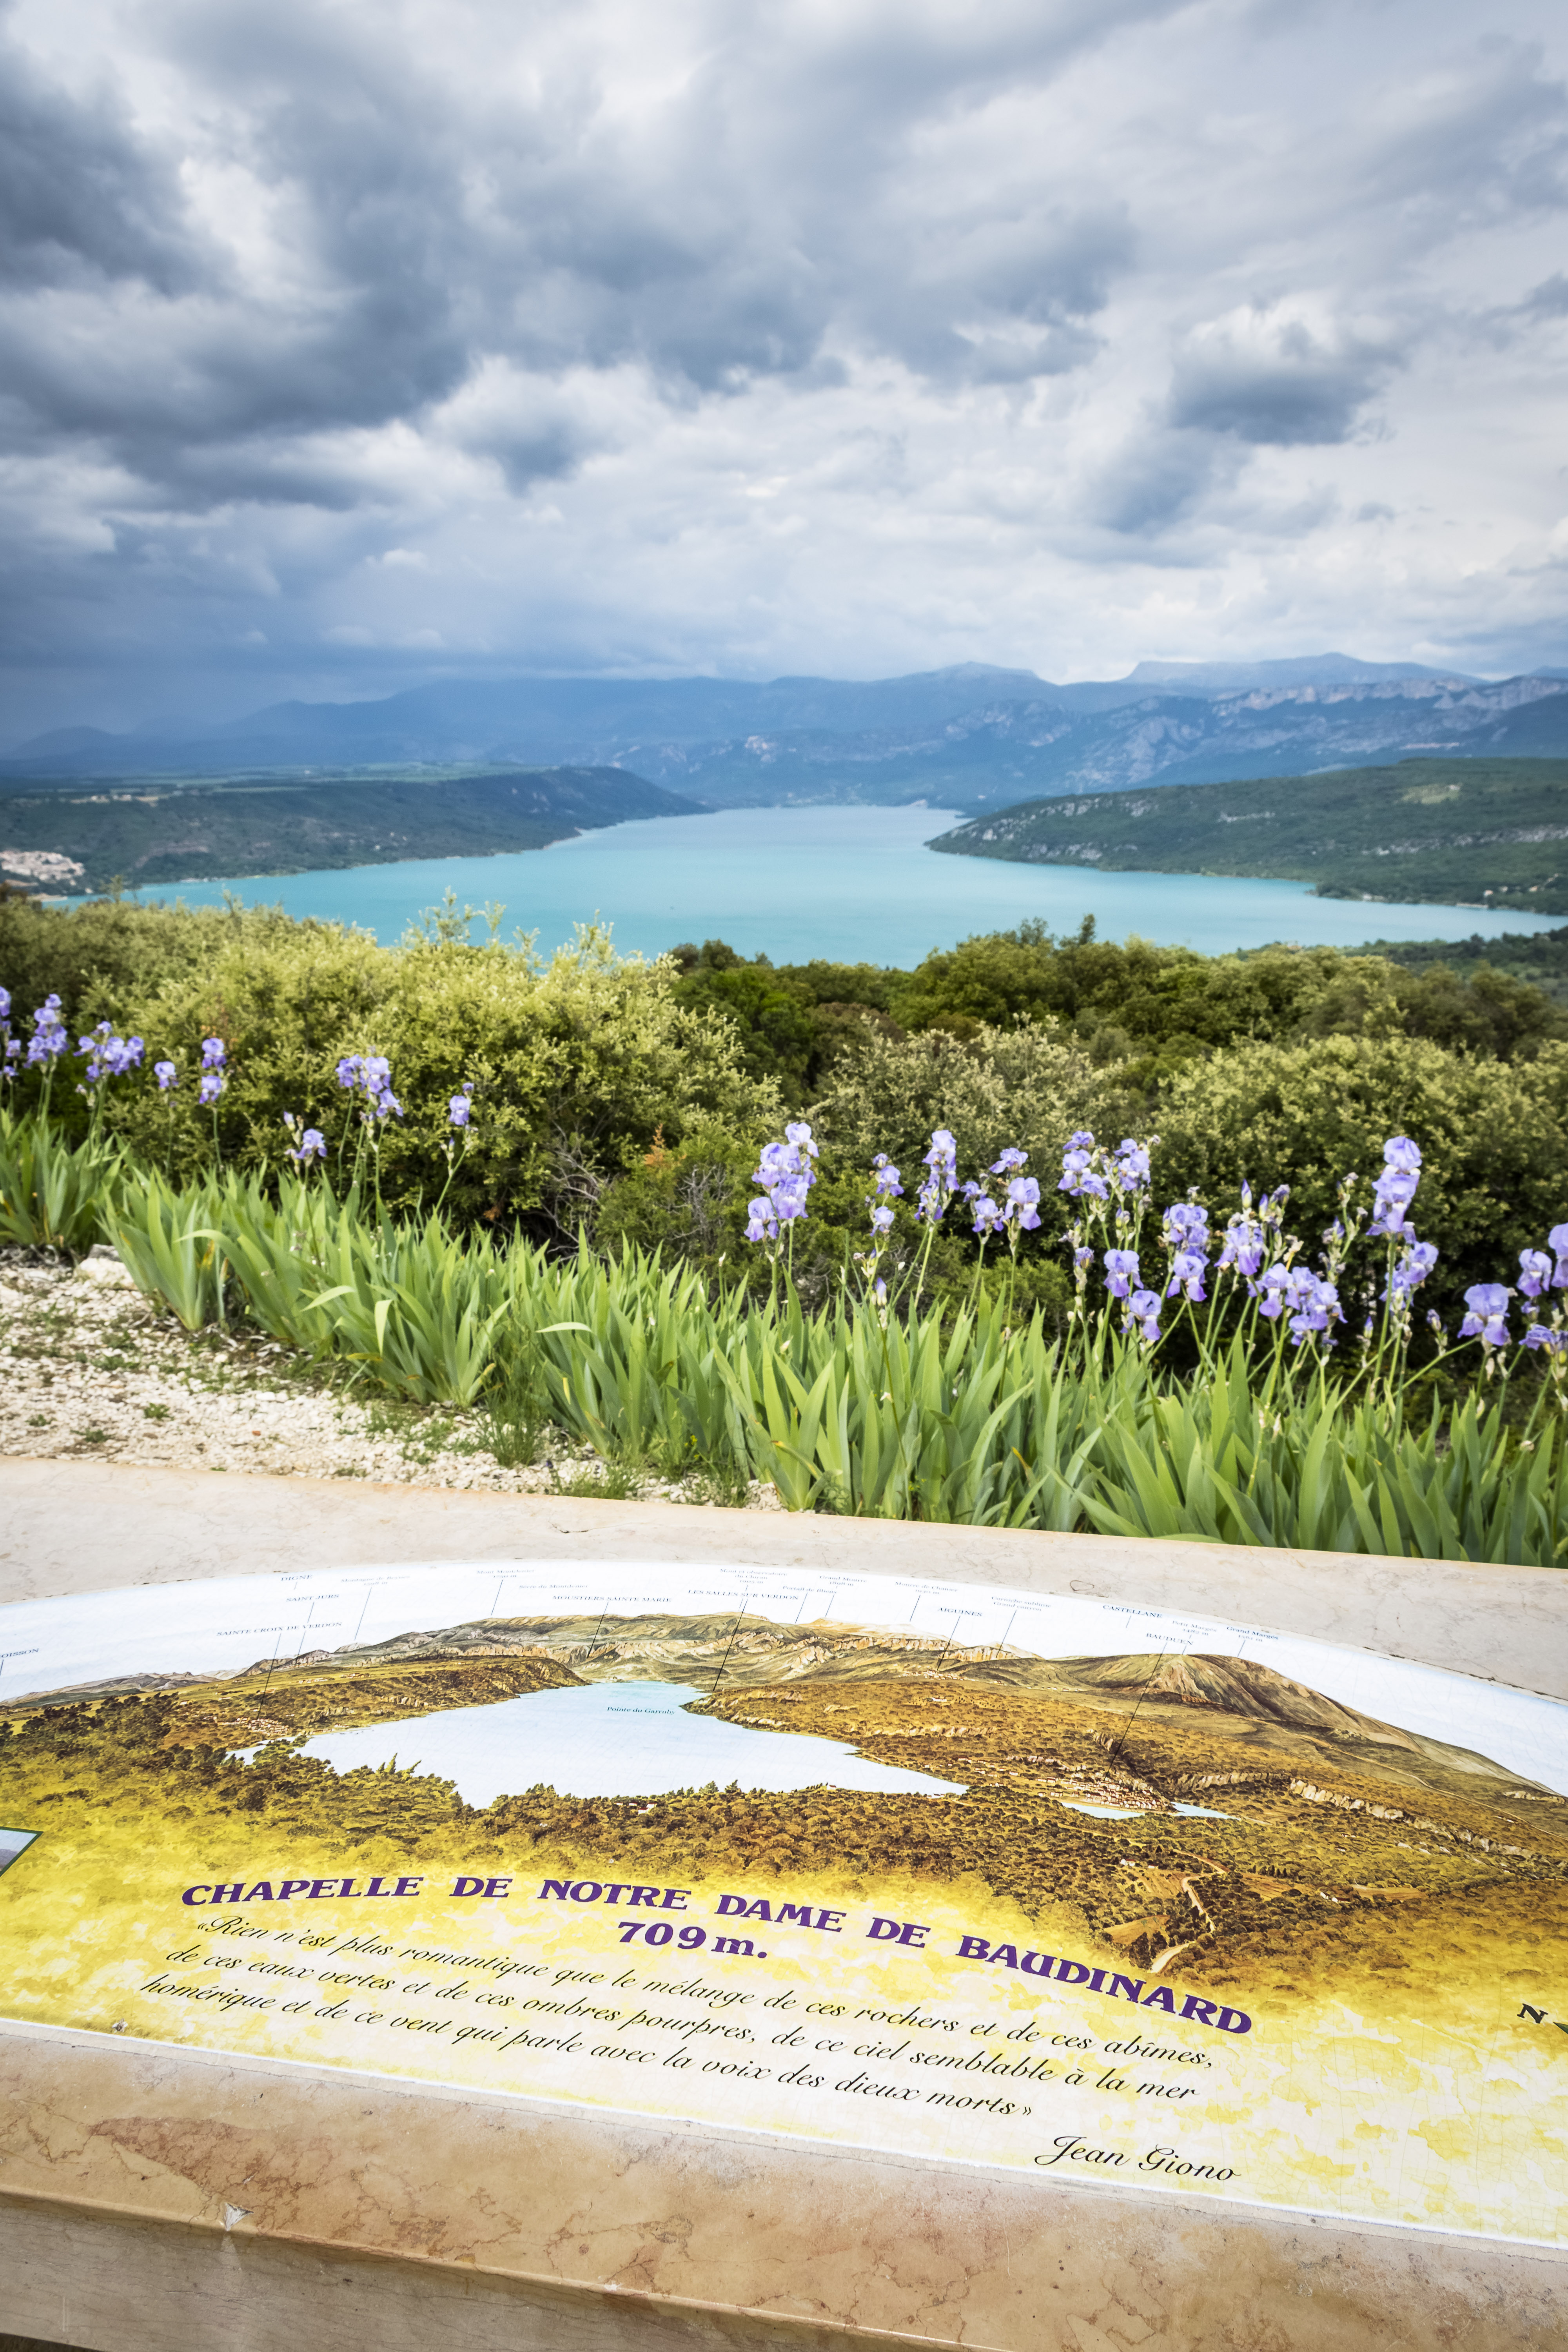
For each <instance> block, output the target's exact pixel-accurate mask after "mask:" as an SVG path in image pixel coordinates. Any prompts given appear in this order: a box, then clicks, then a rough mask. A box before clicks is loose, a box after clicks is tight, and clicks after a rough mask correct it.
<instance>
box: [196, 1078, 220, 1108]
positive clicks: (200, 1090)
mask: <svg viewBox="0 0 1568 2352" xmlns="http://www.w3.org/2000/svg"><path fill="white" fill-rule="evenodd" d="M223 1088H224V1076H223V1072H222V1071H221V1070H204V1071H203V1073H202V1082H201V1084H200V1086H199V1087H197V1088H196V1100H197V1101H198V1102H199V1103H200V1104H201V1105H202V1107H203V1108H204V1109H207V1110H210V1109H211V1108H212V1106H213V1104H214V1103H216V1100H217V1098H218V1097H219V1096H220V1095H221V1094H222V1092H223Z"/></svg>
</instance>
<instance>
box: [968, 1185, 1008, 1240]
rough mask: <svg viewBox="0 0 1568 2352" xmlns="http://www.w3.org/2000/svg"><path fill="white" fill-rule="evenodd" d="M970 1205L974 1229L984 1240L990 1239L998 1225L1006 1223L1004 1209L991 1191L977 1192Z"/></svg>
mask: <svg viewBox="0 0 1568 2352" xmlns="http://www.w3.org/2000/svg"><path fill="white" fill-rule="evenodd" d="M970 1207H971V1210H972V1212H973V1219H974V1231H975V1233H976V1234H978V1235H979V1237H980V1239H981V1240H982V1241H983V1242H984V1241H989V1240H990V1238H991V1235H992V1234H994V1232H995V1230H996V1228H997V1226H998V1225H1001V1224H1005V1223H1006V1219H1005V1216H1004V1214H1003V1213H1002V1211H1001V1210H1000V1209H999V1208H998V1207H997V1205H996V1203H995V1202H994V1200H993V1199H992V1198H991V1195H990V1193H989V1192H976V1193H975V1195H974V1198H973V1201H972V1202H971V1203H970Z"/></svg>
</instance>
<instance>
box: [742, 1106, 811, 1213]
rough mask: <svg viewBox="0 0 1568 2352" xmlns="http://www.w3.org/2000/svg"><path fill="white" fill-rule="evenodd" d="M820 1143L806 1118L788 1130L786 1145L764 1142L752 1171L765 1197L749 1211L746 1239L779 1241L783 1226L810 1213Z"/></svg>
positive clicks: (790, 1126) (797, 1121)
mask: <svg viewBox="0 0 1568 2352" xmlns="http://www.w3.org/2000/svg"><path fill="white" fill-rule="evenodd" d="M815 1159H816V1142H815V1140H814V1139H813V1136H812V1132H811V1129H810V1127H809V1126H808V1125H807V1124H806V1122H805V1119H795V1120H794V1121H792V1122H791V1124H790V1125H789V1126H788V1127H786V1128H785V1129H784V1142H783V1143H764V1144H763V1148H762V1150H761V1152H760V1153H759V1154H758V1156H757V1165H756V1167H755V1168H754V1170H753V1171H752V1183H753V1184H755V1185H757V1186H758V1187H759V1188H760V1190H761V1191H762V1192H763V1196H764V1197H763V1199H762V1200H760V1201H753V1202H752V1204H751V1207H750V1209H749V1211H748V1212H747V1223H746V1239H747V1240H748V1241H752V1242H761V1241H769V1242H776V1241H777V1239H778V1235H779V1227H780V1226H781V1225H788V1224H794V1223H795V1220H796V1219H797V1218H799V1217H804V1216H805V1213H806V1204H805V1196H806V1194H807V1192H809V1191H810V1190H811V1187H812V1186H813V1185H814V1184H815V1183H816V1169H815V1168H813V1166H812V1164H811V1163H812V1161H813V1160H815Z"/></svg>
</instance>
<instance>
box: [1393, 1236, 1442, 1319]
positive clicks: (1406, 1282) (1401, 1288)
mask: <svg viewBox="0 0 1568 2352" xmlns="http://www.w3.org/2000/svg"><path fill="white" fill-rule="evenodd" d="M1436 1263H1437V1244H1436V1242H1412V1243H1411V1244H1410V1245H1409V1247H1408V1248H1407V1249H1406V1250H1405V1254H1404V1255H1403V1256H1402V1257H1399V1258H1396V1259H1395V1260H1394V1265H1393V1266H1392V1268H1391V1269H1390V1272H1389V1276H1388V1280H1387V1282H1386V1283H1385V1284H1384V1289H1383V1296H1384V1298H1385V1299H1387V1300H1388V1301H1389V1302H1390V1304H1391V1305H1394V1306H1401V1305H1403V1304H1404V1302H1405V1300H1406V1299H1408V1298H1409V1297H1411V1296H1412V1294H1413V1293H1414V1292H1415V1291H1417V1290H1419V1289H1420V1287H1421V1285H1422V1284H1423V1283H1424V1282H1425V1281H1426V1277H1427V1276H1428V1275H1429V1274H1430V1273H1431V1271H1432V1268H1433V1267H1434V1266H1435V1265H1436Z"/></svg>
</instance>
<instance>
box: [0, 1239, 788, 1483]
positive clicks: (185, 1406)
mask: <svg viewBox="0 0 1568 2352" xmlns="http://www.w3.org/2000/svg"><path fill="white" fill-rule="evenodd" d="M483 1425H484V1424H483V1419H482V1416H481V1415H479V1414H478V1413H474V1412H458V1411H456V1410H453V1409H451V1408H448V1407H446V1406H440V1405H437V1406H429V1407H419V1406H408V1405H402V1404H399V1403H397V1402H395V1400H393V1399H391V1398H388V1397H384V1396H380V1395H378V1394H377V1393H376V1392H375V1391H371V1390H368V1389H366V1388H365V1387H363V1386H356V1387H347V1386H336V1385H330V1384H328V1383H326V1382H324V1381H323V1380H322V1378H321V1372H320V1370H319V1369H318V1368H317V1367H316V1366H315V1365H314V1364H313V1363H312V1362H311V1360H310V1359H309V1358H308V1357H301V1356H292V1355H290V1354H289V1352H288V1350H286V1349H283V1348H280V1347H279V1346H278V1345H277V1344H276V1343H275V1342H273V1341H271V1340H268V1339H262V1338H260V1337H258V1335H257V1334H256V1333H254V1332H248V1331H247V1332H241V1333H224V1332H221V1331H205V1332H203V1333H201V1334H199V1335H198V1336H196V1337H195V1338H193V1337H192V1336H191V1335H190V1334H189V1333H188V1332H186V1331H184V1330H183V1329H182V1328H181V1327H180V1325H179V1324H178V1323H177V1322H176V1321H175V1319H174V1317H173V1316H172V1315H169V1314H168V1313H166V1312H165V1311H163V1309H162V1308H161V1307H157V1306H155V1305H154V1303H153V1301H152V1300H151V1299H149V1298H147V1297H144V1296H143V1294H142V1292H141V1291H139V1290H138V1289H137V1288H136V1286H135V1284H134V1283H133V1282H132V1278H131V1276H130V1274H129V1273H128V1272H127V1270H126V1268H125V1267H124V1266H122V1265H121V1264H120V1262H119V1260H118V1259H117V1258H114V1257H112V1256H93V1257H89V1258H84V1259H83V1260H82V1261H81V1263H80V1265H78V1266H76V1267H74V1268H73V1267H71V1266H69V1265H64V1264H60V1263H55V1262H51V1261H47V1260H38V1259H34V1258H32V1257H30V1256H29V1255H27V1254H26V1253H24V1252H21V1251H16V1250H9V1251H5V1252H0V1455H4V1454H30V1455H32V1456H34V1457H35V1458H37V1457H39V1456H48V1457H58V1456H61V1455H71V1454H75V1455H81V1456H84V1457H91V1458H92V1459H95V1460H100V1461H118V1462H142V1463H154V1464H156V1463H162V1464H172V1465H175V1466H176V1467H178V1468H181V1469H187V1470H189V1469H201V1468H203V1467H205V1468H206V1469H209V1470H216V1471H237V1472H240V1473H242V1474H243V1473H245V1472H247V1471H266V1472H268V1474H269V1475H272V1476H274V1477H276V1476H278V1475H279V1474H282V1475H293V1476H296V1477H300V1478H375V1479H394V1480H401V1481H404V1482H405V1483H407V1484H408V1485H411V1486H463V1487H482V1488H486V1489H488V1490H489V1491H490V1492H491V1493H497V1494H513V1495H543V1494H550V1493H552V1492H554V1491H557V1490H558V1488H559V1486H561V1485H562V1484H563V1483H567V1482H571V1483H572V1484H573V1486H574V1491H578V1492H584V1491H591V1490H589V1489H587V1488H585V1487H583V1486H577V1485H576V1482H577V1481H579V1480H584V1479H588V1478H593V1479H595V1480H597V1478H598V1477H599V1475H601V1469H602V1465H600V1464H599V1462H598V1459H597V1457H596V1455H595V1454H593V1453H592V1452H591V1451H589V1450H586V1449H584V1448H582V1447H580V1446H574V1444H572V1443H571V1442H570V1441H569V1440H567V1439H565V1438H564V1437H563V1436H562V1434H561V1433H560V1432H559V1431H549V1432H546V1433H544V1434H543V1435H542V1439H541V1446H540V1458H539V1459H538V1460H537V1461H536V1462H535V1463H534V1464H533V1465H532V1466H531V1467H529V1468H526V1469H521V1468H519V1469H510V1470H507V1469H502V1467H501V1466H500V1464H499V1463H498V1462H497V1461H496V1459H495V1457H494V1455H493V1454H490V1453H489V1452H488V1451H487V1450H486V1448H485V1446H484V1444H483V1443H482V1431H483ZM614 1491H616V1492H618V1491H620V1489H619V1488H618V1487H616V1489H614ZM635 1493H636V1496H637V1499H638V1500H640V1501H643V1502H658V1501H668V1502H683V1503H691V1502H700V1501H702V1500H704V1499H706V1498H705V1496H703V1495H702V1494H701V1493H700V1492H699V1491H697V1489H696V1487H695V1486H693V1485H670V1484H666V1483H664V1482H663V1481H661V1480H659V1479H658V1478H652V1477H650V1478H648V1479H647V1480H645V1481H643V1482H642V1483H641V1484H640V1485H639V1486H637V1488H636V1489H635ZM747 1507H748V1508H750V1509H752V1510H764V1511H766V1510H778V1509H779V1508H780V1507H781V1506H780V1503H779V1498H778V1494H777V1491H776V1489H775V1488H773V1487H772V1486H761V1485H756V1484H753V1486H752V1488H751V1491H750V1497H749V1502H748V1505H747Z"/></svg>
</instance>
